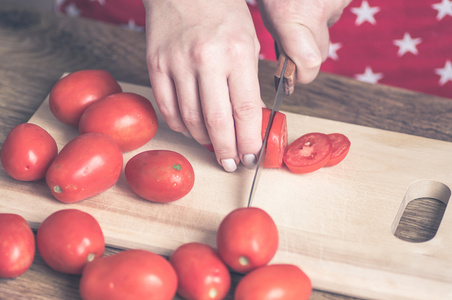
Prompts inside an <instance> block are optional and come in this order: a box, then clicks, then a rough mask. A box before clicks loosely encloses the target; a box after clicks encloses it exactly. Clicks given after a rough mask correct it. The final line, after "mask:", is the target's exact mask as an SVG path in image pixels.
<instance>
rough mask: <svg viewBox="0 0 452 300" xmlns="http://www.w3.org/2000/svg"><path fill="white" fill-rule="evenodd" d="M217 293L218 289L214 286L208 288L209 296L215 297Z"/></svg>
mask: <svg viewBox="0 0 452 300" xmlns="http://www.w3.org/2000/svg"><path fill="white" fill-rule="evenodd" d="M217 295H218V291H217V289H216V288H211V289H210V290H209V298H212V299H216V298H217Z"/></svg>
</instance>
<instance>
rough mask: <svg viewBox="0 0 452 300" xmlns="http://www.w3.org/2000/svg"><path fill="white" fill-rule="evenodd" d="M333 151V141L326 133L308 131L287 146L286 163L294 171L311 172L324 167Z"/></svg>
mask: <svg viewBox="0 0 452 300" xmlns="http://www.w3.org/2000/svg"><path fill="white" fill-rule="evenodd" d="M331 152H332V146H331V142H330V139H329V138H328V136H327V135H326V134H323V133H319V132H312V133H307V134H305V135H302V136H301V137H299V138H298V139H296V140H295V141H293V142H292V143H291V144H289V146H287V148H286V153H285V154H284V163H285V164H286V166H287V168H289V170H290V171H291V172H293V173H309V172H313V171H315V170H318V169H320V168H322V167H324V166H325V165H326V164H327V163H328V161H329V160H330V157H331Z"/></svg>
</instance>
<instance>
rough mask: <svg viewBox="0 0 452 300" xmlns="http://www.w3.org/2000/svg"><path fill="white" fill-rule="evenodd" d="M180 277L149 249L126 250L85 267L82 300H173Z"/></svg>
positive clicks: (82, 280) (81, 288)
mask: <svg viewBox="0 0 452 300" xmlns="http://www.w3.org/2000/svg"><path fill="white" fill-rule="evenodd" d="M176 289H177V275H176V272H175V271H174V268H173V267H172V266H171V264H170V263H169V261H168V260H166V259H165V258H164V257H162V256H160V255H158V254H155V253H152V252H150V251H146V250H126V251H123V252H119V253H117V254H112V255H110V256H104V257H102V258H99V259H96V260H94V261H92V262H90V263H88V264H87V265H86V266H85V269H84V270H83V273H82V277H81V279H80V286H79V291H80V295H81V297H82V299H83V300H94V299H95V300H116V299H117V300H124V299H148V300H171V299H173V297H174V296H175V294H176Z"/></svg>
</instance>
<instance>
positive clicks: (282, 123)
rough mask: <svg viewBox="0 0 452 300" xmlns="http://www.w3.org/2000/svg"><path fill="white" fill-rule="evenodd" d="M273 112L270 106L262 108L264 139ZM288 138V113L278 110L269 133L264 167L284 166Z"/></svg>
mask: <svg viewBox="0 0 452 300" xmlns="http://www.w3.org/2000/svg"><path fill="white" fill-rule="evenodd" d="M271 112H272V111H271V109H269V108H263V109H262V139H264V136H265V130H266V129H267V126H268V122H269V120H270V115H271ZM287 140H288V134H287V120H286V115H285V114H283V113H281V112H276V113H275V117H274V118H273V124H272V127H271V128H270V132H269V135H268V140H267V151H266V155H265V160H264V168H281V167H282V166H283V164H284V162H283V158H284V150H285V149H286V147H287V143H288V142H287Z"/></svg>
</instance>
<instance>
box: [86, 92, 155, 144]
mask: <svg viewBox="0 0 452 300" xmlns="http://www.w3.org/2000/svg"><path fill="white" fill-rule="evenodd" d="M157 129H158V120H157V115H156V113H155V110H154V107H153V106H152V104H151V102H149V100H148V99H146V98H144V97H142V96H140V95H137V94H134V93H117V94H113V95H110V96H107V97H105V98H102V99H100V100H98V101H96V102H95V103H93V104H91V105H90V106H89V107H88V108H87V109H86V110H85V111H84V112H83V114H82V117H81V118H80V122H79V131H80V133H82V134H83V133H87V132H100V133H104V134H106V135H109V136H111V137H112V138H113V139H114V140H115V141H116V143H118V145H119V147H120V148H121V150H122V151H124V152H126V151H131V150H134V149H137V148H139V147H141V146H143V145H144V144H146V143H147V142H149V141H150V140H151V139H152V138H153V137H154V136H155V134H156V133H157Z"/></svg>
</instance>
